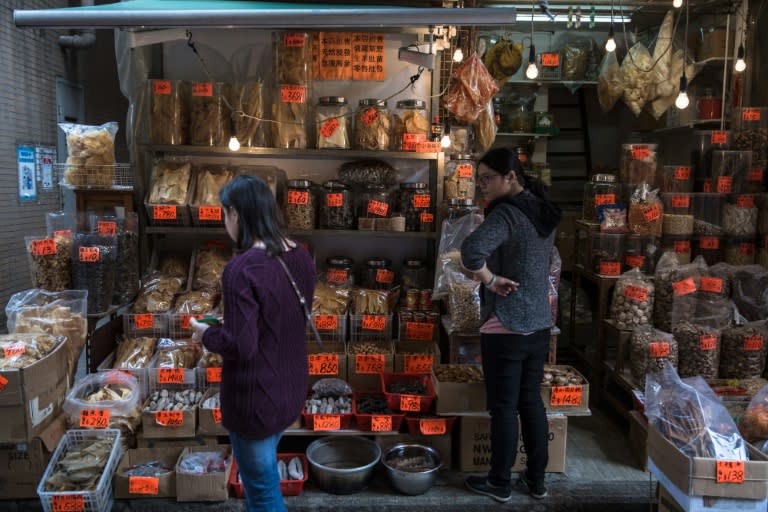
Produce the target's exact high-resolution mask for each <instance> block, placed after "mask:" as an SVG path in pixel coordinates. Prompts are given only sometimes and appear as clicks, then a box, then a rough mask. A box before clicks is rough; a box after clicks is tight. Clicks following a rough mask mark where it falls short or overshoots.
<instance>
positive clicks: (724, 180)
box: [717, 176, 733, 194]
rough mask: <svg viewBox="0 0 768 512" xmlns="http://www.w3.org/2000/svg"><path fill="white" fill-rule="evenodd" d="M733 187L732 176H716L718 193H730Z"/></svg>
mask: <svg viewBox="0 0 768 512" xmlns="http://www.w3.org/2000/svg"><path fill="white" fill-rule="evenodd" d="M732 189H733V178H731V177H730V176H718V177H717V192H718V193H720V194H730V193H731V190H732Z"/></svg>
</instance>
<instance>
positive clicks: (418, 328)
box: [405, 322, 435, 341]
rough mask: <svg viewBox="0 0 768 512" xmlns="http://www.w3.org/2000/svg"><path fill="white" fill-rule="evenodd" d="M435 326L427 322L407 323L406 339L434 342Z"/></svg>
mask: <svg viewBox="0 0 768 512" xmlns="http://www.w3.org/2000/svg"><path fill="white" fill-rule="evenodd" d="M434 335H435V324H430V323H427V322H405V338H406V339H408V340H415V341H432V337H433V336H434Z"/></svg>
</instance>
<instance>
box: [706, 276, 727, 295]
mask: <svg viewBox="0 0 768 512" xmlns="http://www.w3.org/2000/svg"><path fill="white" fill-rule="evenodd" d="M701 291H703V292H709V293H723V280H722V279H720V278H719V277H704V276H702V278H701Z"/></svg>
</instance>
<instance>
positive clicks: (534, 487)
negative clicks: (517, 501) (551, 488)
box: [517, 472, 547, 500]
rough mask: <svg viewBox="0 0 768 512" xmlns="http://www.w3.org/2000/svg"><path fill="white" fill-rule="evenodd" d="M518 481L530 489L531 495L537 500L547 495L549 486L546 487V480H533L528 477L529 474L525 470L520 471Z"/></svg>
mask: <svg viewBox="0 0 768 512" xmlns="http://www.w3.org/2000/svg"><path fill="white" fill-rule="evenodd" d="M517 483H518V484H519V485H520V486H521V487H523V488H525V489H526V490H527V491H528V494H530V495H531V497H533V498H536V499H537V500H540V499H543V498H545V497H546V496H547V488H546V487H544V480H540V481H533V480H529V479H528V475H526V474H525V472H523V473H520V479H519V480H518V481H517Z"/></svg>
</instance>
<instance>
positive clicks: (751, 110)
mask: <svg viewBox="0 0 768 512" xmlns="http://www.w3.org/2000/svg"><path fill="white" fill-rule="evenodd" d="M731 128H732V130H733V147H734V148H736V149H741V150H746V151H751V152H752V163H753V165H755V166H759V167H766V166H768V107H743V108H735V109H734V111H733V122H732V126H731Z"/></svg>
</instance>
